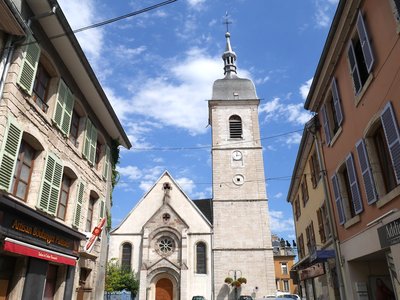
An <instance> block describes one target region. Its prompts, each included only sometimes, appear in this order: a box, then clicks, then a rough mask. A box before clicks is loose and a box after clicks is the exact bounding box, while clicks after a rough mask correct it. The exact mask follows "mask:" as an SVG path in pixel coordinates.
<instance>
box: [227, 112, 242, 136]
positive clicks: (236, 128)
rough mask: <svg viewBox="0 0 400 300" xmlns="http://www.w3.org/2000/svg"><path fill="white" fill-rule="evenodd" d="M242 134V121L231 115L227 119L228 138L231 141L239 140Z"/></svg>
mask: <svg viewBox="0 0 400 300" xmlns="http://www.w3.org/2000/svg"><path fill="white" fill-rule="evenodd" d="M242 134H243V129H242V119H241V118H240V117H239V116H237V115H233V116H231V117H230V118H229V137H230V138H231V139H241V138H242Z"/></svg>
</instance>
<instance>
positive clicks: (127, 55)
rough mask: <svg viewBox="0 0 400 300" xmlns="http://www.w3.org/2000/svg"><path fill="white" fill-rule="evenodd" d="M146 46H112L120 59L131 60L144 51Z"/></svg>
mask: <svg viewBox="0 0 400 300" xmlns="http://www.w3.org/2000/svg"><path fill="white" fill-rule="evenodd" d="M146 50H147V48H146V46H139V47H137V48H128V47H125V46H123V45H118V46H117V47H115V48H114V54H115V56H117V57H118V58H120V59H124V60H125V61H127V60H132V59H134V58H136V57H137V56H139V55H140V54H142V53H143V52H144V51H146Z"/></svg>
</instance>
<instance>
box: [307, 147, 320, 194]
mask: <svg viewBox="0 0 400 300" xmlns="http://www.w3.org/2000/svg"><path fill="white" fill-rule="evenodd" d="M309 164H310V170H311V182H312V186H313V188H314V189H315V188H316V187H317V185H318V182H319V180H320V179H321V169H320V167H319V162H318V157H317V153H316V152H314V153H313V154H312V155H311V156H310V161H309Z"/></svg>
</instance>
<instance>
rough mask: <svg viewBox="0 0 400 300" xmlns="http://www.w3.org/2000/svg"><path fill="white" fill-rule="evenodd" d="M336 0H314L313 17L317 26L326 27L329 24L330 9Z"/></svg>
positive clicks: (335, 3)
mask: <svg viewBox="0 0 400 300" xmlns="http://www.w3.org/2000/svg"><path fill="white" fill-rule="evenodd" d="M337 3H338V0H316V1H315V7H316V10H315V14H314V18H315V21H316V23H317V26H318V27H328V26H330V24H331V17H330V15H332V14H333V13H332V10H333V9H334V8H336V6H337Z"/></svg>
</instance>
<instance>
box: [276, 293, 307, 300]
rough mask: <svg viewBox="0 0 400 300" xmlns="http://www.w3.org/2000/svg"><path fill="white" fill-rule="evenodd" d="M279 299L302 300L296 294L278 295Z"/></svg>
mask: <svg viewBox="0 0 400 300" xmlns="http://www.w3.org/2000/svg"><path fill="white" fill-rule="evenodd" d="M276 297H277V298H279V299H282V298H283V299H295V300H301V298H300V296H299V295H296V294H283V295H278V296H276Z"/></svg>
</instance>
